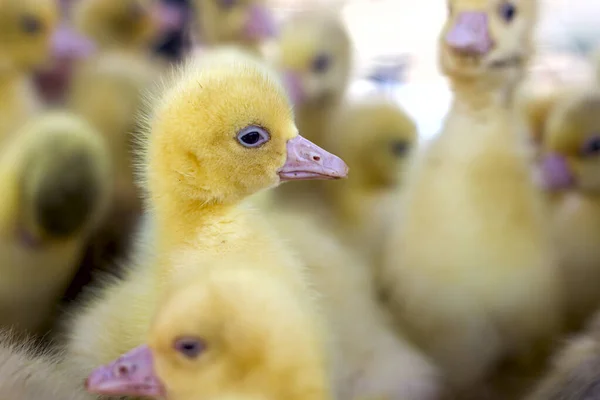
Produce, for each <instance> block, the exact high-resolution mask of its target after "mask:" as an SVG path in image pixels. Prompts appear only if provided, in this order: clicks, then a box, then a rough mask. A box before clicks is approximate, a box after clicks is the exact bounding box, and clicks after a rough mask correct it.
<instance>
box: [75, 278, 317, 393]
mask: <svg viewBox="0 0 600 400" xmlns="http://www.w3.org/2000/svg"><path fill="white" fill-rule="evenodd" d="M220 267H221V266H220ZM288 290H289V289H288V288H287V287H286V286H284V285H281V283H280V282H279V281H278V280H277V278H274V277H273V276H272V275H270V274H269V273H268V272H266V271H262V270H256V269H249V268H245V269H240V268H235V267H233V268H230V266H223V268H218V269H215V270H214V271H213V272H211V273H209V274H208V275H203V276H202V277H201V279H198V280H195V281H194V282H192V283H188V284H187V285H184V286H183V287H180V288H178V290H177V291H175V292H171V293H172V294H171V295H169V296H168V299H167V301H166V302H165V303H163V304H162V305H161V306H160V308H159V309H158V312H157V314H156V316H155V318H154V321H153V324H152V326H151V328H150V333H149V339H148V345H142V346H140V347H138V348H136V349H134V350H133V351H131V352H129V353H127V354H126V355H124V356H122V357H121V358H120V359H118V360H116V361H115V362H113V363H111V364H108V365H106V366H103V367H100V368H98V369H97V370H95V371H94V372H92V374H91V375H90V377H89V378H88V381H87V385H86V386H87V389H88V390H89V391H91V392H94V393H97V394H108V395H130V396H139V395H145V396H160V395H163V396H165V397H167V398H168V399H169V400H197V399H209V398H213V397H217V396H219V395H221V394H224V393H228V392H229V393H232V392H233V393H238V394H241V395H248V394H252V395H264V396H265V397H266V398H271V399H290V400H293V399H305V398H311V399H325V398H326V393H324V392H321V395H320V396H319V395H318V394H319V392H318V391H317V390H323V388H322V387H321V389H316V387H315V386H314V384H309V382H315V381H318V382H324V381H325V380H326V378H325V377H324V376H322V377H319V376H310V375H312V374H311V373H312V370H311V368H310V366H311V365H314V362H315V359H316V360H320V359H321V357H323V355H322V354H320V352H317V354H315V351H314V350H313V349H314V348H319V347H318V346H317V347H315V343H313V340H314V339H313V338H314V335H312V334H311V333H310V332H306V328H305V327H306V326H309V325H308V321H307V316H308V315H309V313H307V310H305V309H304V308H303V307H302V305H301V303H300V302H297V301H296V300H295V298H294V297H293V296H290V293H289V292H288ZM321 373H322V371H321Z"/></svg>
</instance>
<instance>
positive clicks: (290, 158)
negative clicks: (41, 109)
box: [141, 48, 347, 204]
mask: <svg viewBox="0 0 600 400" xmlns="http://www.w3.org/2000/svg"><path fill="white" fill-rule="evenodd" d="M177 75H178V76H177V77H176V78H175V81H174V82H173V84H172V85H167V86H168V88H167V89H166V90H165V91H164V93H163V94H162V96H159V98H158V102H157V103H156V105H155V106H150V108H154V112H153V114H152V115H151V116H149V117H148V118H147V120H146V127H147V129H146V131H147V132H148V133H149V135H148V137H147V138H146V139H142V141H143V142H142V143H141V145H142V146H147V148H146V161H145V163H144V164H145V167H146V179H147V180H148V181H147V187H148V189H149V192H150V196H151V197H152V198H153V199H155V200H158V199H159V197H160V196H161V195H163V194H164V193H165V191H168V193H169V194H170V195H174V196H177V197H178V198H179V199H180V200H183V201H184V204H189V202H190V201H191V202H193V203H198V202H199V203H203V204H214V203H226V204H227V203H229V204H233V203H235V202H237V201H240V200H242V199H243V198H245V197H247V196H250V195H252V194H254V193H256V192H258V191H260V190H262V189H267V188H270V187H273V186H276V185H278V184H279V183H280V182H282V181H288V180H300V179H337V178H342V177H345V176H346V174H347V166H346V164H345V163H344V162H343V161H342V160H341V159H339V158H338V157H336V156H334V155H332V154H330V153H328V152H326V151H325V150H323V149H321V148H319V147H317V146H316V145H315V144H313V143H311V142H310V141H308V140H306V139H304V138H303V137H301V136H299V135H298V130H297V128H296V125H295V123H294V117H293V114H292V110H291V106H290V103H289V100H288V98H287V96H286V93H285V90H284V88H283V86H282V85H281V83H280V81H279V80H278V78H277V75H276V73H275V72H273V71H271V70H269V69H268V68H267V66H266V65H265V64H264V63H263V62H261V61H259V60H258V59H257V58H255V57H254V56H252V55H251V54H249V53H246V52H244V51H242V50H238V49H235V48H220V49H216V50H212V51H209V52H207V53H204V54H203V55H201V56H200V57H195V58H192V59H191V61H190V62H188V63H187V65H186V66H185V67H183V69H182V71H181V73H179V74H177Z"/></svg>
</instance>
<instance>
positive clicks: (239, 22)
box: [191, 0, 277, 54]
mask: <svg viewBox="0 0 600 400" xmlns="http://www.w3.org/2000/svg"><path fill="white" fill-rule="evenodd" d="M191 2H192V4H193V9H194V17H195V26H194V28H193V36H194V37H195V38H196V40H197V41H198V42H199V43H200V44H201V45H202V46H206V47H211V46H217V45H237V46H240V47H242V48H244V49H246V50H248V51H251V52H254V53H257V54H260V53H261V44H262V43H263V42H265V41H266V40H268V39H271V38H273V37H274V36H275V35H276V33H277V27H276V24H275V20H274V18H273V15H272V13H271V11H270V9H269V5H268V2H267V1H266V0H191Z"/></svg>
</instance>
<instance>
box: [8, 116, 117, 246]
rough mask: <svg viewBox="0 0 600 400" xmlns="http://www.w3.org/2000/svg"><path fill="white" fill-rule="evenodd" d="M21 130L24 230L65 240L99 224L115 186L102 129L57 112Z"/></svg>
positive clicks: (36, 234) (27, 124) (21, 185)
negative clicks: (99, 130) (97, 222)
mask: <svg viewBox="0 0 600 400" xmlns="http://www.w3.org/2000/svg"><path fill="white" fill-rule="evenodd" d="M17 134H18V135H19V139H20V140H21V141H20V142H19V143H18V144H20V145H21V148H20V149H17V150H16V151H25V152H26V155H25V160H24V165H23V166H22V168H23V171H24V173H23V175H22V176H21V181H20V196H21V197H20V199H21V208H20V210H21V215H19V218H20V222H21V224H22V226H21V227H20V228H22V229H23V230H24V232H27V233H28V235H30V236H31V237H33V238H36V239H42V240H43V239H53V240H65V239H70V238H72V237H73V236H74V235H75V234H77V233H79V232H81V231H83V230H85V229H87V228H88V227H89V226H90V225H91V224H92V223H94V222H96V220H97V219H98V218H99V216H100V215H101V214H102V213H103V212H104V209H105V207H106V206H107V205H108V198H109V197H110V187H111V185H112V170H111V168H110V153H109V150H108V146H107V144H106V142H105V141H104V138H103V137H102V136H101V134H100V132H98V131H96V130H95V129H94V128H93V127H92V126H90V125H89V124H88V122H87V121H86V120H84V119H83V118H80V117H78V116H76V115H73V114H70V113H66V112H58V111H54V112H48V113H45V114H41V115H38V116H37V117H36V118H34V119H32V120H30V121H28V122H27V123H26V124H25V125H24V126H23V127H22V128H21V129H20V131H19V132H17ZM11 150H13V149H11ZM102 215H103V214H102ZM21 233H23V232H21Z"/></svg>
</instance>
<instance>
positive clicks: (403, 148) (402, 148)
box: [390, 140, 410, 157]
mask: <svg viewBox="0 0 600 400" xmlns="http://www.w3.org/2000/svg"><path fill="white" fill-rule="evenodd" d="M409 148H410V145H409V144H408V143H407V142H405V141H403V140H394V141H393V142H392V143H391V146H390V149H391V150H392V154H393V155H394V156H396V157H401V156H403V155H405V154H406V153H407V152H408V149H409Z"/></svg>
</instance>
